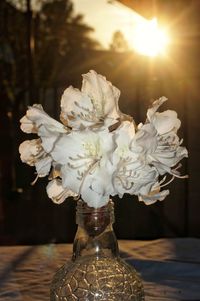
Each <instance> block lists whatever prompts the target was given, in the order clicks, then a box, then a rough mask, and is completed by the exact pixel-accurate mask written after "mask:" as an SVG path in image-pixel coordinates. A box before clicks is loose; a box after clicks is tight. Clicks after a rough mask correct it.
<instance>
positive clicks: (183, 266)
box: [0, 238, 200, 301]
mask: <svg viewBox="0 0 200 301" xmlns="http://www.w3.org/2000/svg"><path fill="white" fill-rule="evenodd" d="M119 246H120V250H121V256H122V257H123V258H124V259H125V260H126V261H127V262H129V263H130V264H132V265H134V267H135V268H136V269H137V271H138V272H139V273H140V274H141V275H142V278H143V281H144V288H145V295H146V297H145V301H158V300H159V301H174V300H176V301H183V300H187V301H200V239H195V238H176V239H158V240H153V241H134V240H132V241H130V240H129V241H119ZM71 252H72V245H70V244H58V245H55V244H49V245H40V246H9V247H6V246H2V247H0V301H36V300H37V301H47V300H48V301H49V285H50V282H51V278H52V276H53V274H54V273H55V271H56V270H57V268H58V267H60V266H61V265H63V264H64V263H65V261H66V260H69V259H70V256H71ZM119 301H120V300H119Z"/></svg>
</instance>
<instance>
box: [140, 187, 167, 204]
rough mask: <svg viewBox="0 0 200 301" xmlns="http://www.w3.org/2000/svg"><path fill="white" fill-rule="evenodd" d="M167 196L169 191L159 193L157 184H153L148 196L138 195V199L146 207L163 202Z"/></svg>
mask: <svg viewBox="0 0 200 301" xmlns="http://www.w3.org/2000/svg"><path fill="white" fill-rule="evenodd" d="M168 194H169V190H163V191H160V186H159V183H155V184H154V185H153V186H152V188H151V191H150V192H149V193H148V194H146V195H142V194H139V196H138V199H139V201H140V202H144V203H145V204H146V205H152V204H154V203H155V202H157V201H163V200H164V199H165V198H166V196H167V195H168Z"/></svg>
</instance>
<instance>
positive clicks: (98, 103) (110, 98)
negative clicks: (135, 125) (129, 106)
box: [81, 70, 120, 126]
mask: <svg viewBox="0 0 200 301" xmlns="http://www.w3.org/2000/svg"><path fill="white" fill-rule="evenodd" d="M81 90H82V92H83V93H85V94H87V95H88V96H89V97H90V99H91V101H92V104H93V106H94V109H95V115H96V116H97V118H98V120H100V121H101V120H104V122H105V124H106V125H107V126H110V125H112V124H114V123H115V122H116V120H117V119H119V118H120V112H119V107H118V99H119V96H120V91H119V90H118V89H117V88H116V87H114V86H113V85H112V84H111V83H110V82H109V81H107V80H106V78H105V77H104V76H102V75H100V74H97V73H96V72H95V71H93V70H91V71H90V72H88V73H87V74H83V83H82V89H81Z"/></svg>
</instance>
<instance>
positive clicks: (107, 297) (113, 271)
mask: <svg viewBox="0 0 200 301" xmlns="http://www.w3.org/2000/svg"><path fill="white" fill-rule="evenodd" d="M77 300H79V301H144V290H143V285H142V281H141V279H140V276H139V275H138V274H137V272H136V271H135V269H134V268H133V267H132V266H130V265H128V264H127V263H126V262H125V261H124V260H122V259H121V258H119V257H118V258H112V257H99V258H98V257H96V256H94V257H91V256H85V257H83V258H79V259H78V260H76V261H75V262H72V263H70V264H69V265H67V264H66V265H64V266H63V267H62V268H61V269H60V270H58V272H57V273H56V275H55V277H54V279H53V281H52V286H51V299H50V301H77Z"/></svg>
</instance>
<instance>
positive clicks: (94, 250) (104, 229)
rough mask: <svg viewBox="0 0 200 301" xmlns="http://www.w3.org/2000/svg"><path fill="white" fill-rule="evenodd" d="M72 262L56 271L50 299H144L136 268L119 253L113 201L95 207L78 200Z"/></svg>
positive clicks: (123, 300)
mask: <svg viewBox="0 0 200 301" xmlns="http://www.w3.org/2000/svg"><path fill="white" fill-rule="evenodd" d="M76 222H77V224H78V229H77V233H76V236H75V239H74V244H73V256H72V260H71V262H67V263H66V264H65V265H63V266H62V267H61V268H60V269H59V270H58V271H57V273H56V274H55V276H54V278H53V280H52V284H51V291H50V301H77V300H79V301H94V300H95V301H100V300H101V301H143V300H144V290H143V285H142V281H141V278H140V276H139V275H138V274H137V272H136V270H135V269H134V268H133V267H132V266H130V265H128V264H127V263H126V262H125V261H124V260H123V259H121V258H120V256H119V250H118V243H117V240H116V237H115V234H114V231H113V227H112V224H113V222H114V207H113V203H112V201H110V202H109V203H108V204H107V205H106V206H104V207H101V208H98V209H95V208H91V207H88V206H87V205H86V204H85V203H84V202H83V201H78V203H77V212H76Z"/></svg>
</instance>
